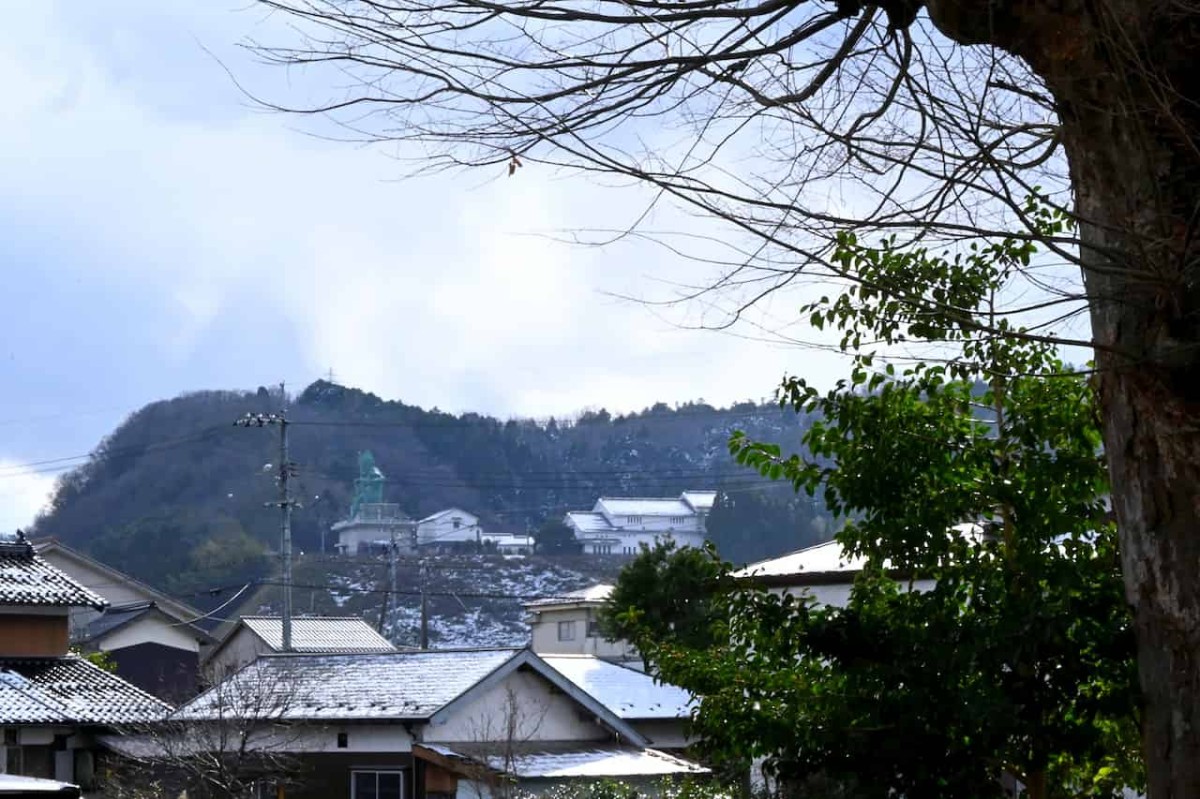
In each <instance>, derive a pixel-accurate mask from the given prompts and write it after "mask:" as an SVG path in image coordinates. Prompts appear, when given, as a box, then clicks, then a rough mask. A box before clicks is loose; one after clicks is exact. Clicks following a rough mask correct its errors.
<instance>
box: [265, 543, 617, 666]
mask: <svg viewBox="0 0 1200 799" xmlns="http://www.w3.org/2000/svg"><path fill="white" fill-rule="evenodd" d="M621 565H622V561H621V560H620V559H617V558H586V557H565V558H550V557H527V558H520V557H503V556H497V555H453V556H452V555H443V556H431V557H429V558H427V559H426V568H427V575H428V576H427V578H426V590H427V596H428V607H429V640H430V646H433V647H437V648H451V647H474V646H481V647H486V646H522V645H524V644H526V643H528V640H529V630H528V627H527V626H526V624H525V620H524V612H523V609H522V603H524V602H528V601H530V600H532V599H539V598H545V597H553V596H561V595H562V594H565V593H567V592H569V591H574V590H577V589H579V588H585V587H587V586H589V585H594V584H596V583H599V582H612V581H613V580H614V579H615V578H616V575H617V572H618V571H619V569H620V567H621ZM420 573H421V570H420V565H419V563H418V562H417V561H416V560H413V559H404V560H401V561H400V562H399V563H398V566H397V569H396V585H397V593H396V595H393V596H391V597H389V599H388V604H389V610H388V613H387V618H386V620H385V622H384V625H383V633H384V635H386V636H387V637H388V638H389V639H390V640H392V641H393V642H394V643H395V644H397V645H398V646H416V645H417V643H418V640H419V631H420V618H421V610H420V608H421V600H420V594H421V591H420V585H421V582H420ZM294 581H295V588H294V591H293V603H294V607H295V612H296V613H297V614H298V615H299V614H320V615H343V616H361V617H362V618H364V619H366V620H367V621H368V622H370V623H371V625H372V626H374V625H376V624H377V623H378V622H379V621H380V609H381V606H382V603H383V600H384V596H385V594H386V592H387V588H388V583H389V577H388V567H387V563H386V561H385V560H384V559H382V558H378V559H377V558H341V557H329V556H317V557H313V556H310V557H307V558H301V559H299V560H298V562H297V564H296V567H295V578H294ZM279 596H280V595H279V590H278V586H277V585H274V584H272V585H270V586H267V587H264V589H263V590H262V591H260V592H259V594H258V595H257V596H256V597H255V598H254V599H253V600H251V602H250V603H248V604H249V605H251V606H250V607H244V608H243V609H242V612H243V613H257V612H269V613H277V612H279Z"/></svg>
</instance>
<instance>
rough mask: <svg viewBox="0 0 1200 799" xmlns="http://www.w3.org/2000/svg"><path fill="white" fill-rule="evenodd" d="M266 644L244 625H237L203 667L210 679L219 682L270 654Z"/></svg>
mask: <svg viewBox="0 0 1200 799" xmlns="http://www.w3.org/2000/svg"><path fill="white" fill-rule="evenodd" d="M270 651H271V649H270V647H268V646H267V645H266V643H265V642H264V641H263V640H262V639H261V638H259V637H258V636H257V635H255V634H254V632H252V631H251V630H250V629H248V628H247V627H246V626H245V625H238V626H237V627H235V628H234V631H233V632H232V633H231V634H230V636H229V638H227V639H226V640H225V641H223V642H222V643H221V644H220V648H219V649H218V650H217V651H216V652H215V653H214V654H213V656H212V658H211V659H210V660H209V661H208V663H207V664H206V665H205V667H204V672H205V674H207V675H208V677H209V678H210V679H215V680H220V679H223V678H224V677H226V676H228V675H230V674H232V673H233V672H235V671H237V670H238V669H240V668H241V667H242V666H245V665H246V664H247V663H249V662H251V661H253V660H254V659H256V658H257V657H258V656H259V655H263V654H266V653H267V652H270Z"/></svg>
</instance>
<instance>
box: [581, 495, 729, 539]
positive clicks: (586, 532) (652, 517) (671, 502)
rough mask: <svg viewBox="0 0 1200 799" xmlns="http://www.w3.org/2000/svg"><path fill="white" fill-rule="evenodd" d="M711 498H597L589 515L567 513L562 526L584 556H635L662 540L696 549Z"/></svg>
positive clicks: (709, 510) (584, 513) (689, 496)
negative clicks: (567, 529)
mask: <svg viewBox="0 0 1200 799" xmlns="http://www.w3.org/2000/svg"><path fill="white" fill-rule="evenodd" d="M716 498H717V492H716V491H684V492H683V493H682V494H680V495H679V496H678V497H668V498H659V497H601V498H600V499H598V500H596V504H595V506H594V507H593V508H592V509H591V510H590V511H571V512H569V513H567V515H566V517H565V518H564V519H563V522H564V524H566V525H567V526H568V527H570V528H571V530H572V531H573V532H574V533H575V538H576V540H578V541H579V543H580V545H581V546H582V548H583V552H584V553H585V554H589V555H636V554H637V553H638V552H639V551H640V549H641V547H642V545H646V546H654V543H655V542H656V541H659V540H662V539H667V538H669V539H672V540H674V541H675V542H676V543H677V544H679V545H680V546H690V547H700V546H703V545H704V541H705V539H706V537H707V535H708V533H707V530H706V528H705V519H706V517H707V516H708V514H709V512H711V511H712V506H713V503H714V502H715V501H716Z"/></svg>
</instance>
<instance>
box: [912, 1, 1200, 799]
mask: <svg viewBox="0 0 1200 799" xmlns="http://www.w3.org/2000/svg"><path fill="white" fill-rule="evenodd" d="M929 11H930V15H931V17H932V18H933V20H934V22H935V24H937V25H938V27H939V28H940V29H941V30H942V31H943V32H945V33H946V34H947V35H948V36H950V37H951V38H953V39H955V40H956V41H959V42H961V43H964V44H972V43H979V44H990V45H994V46H998V47H1001V48H1003V49H1004V50H1006V51H1008V52H1010V53H1013V54H1015V55H1018V56H1020V57H1022V58H1024V59H1025V60H1026V61H1027V62H1028V63H1029V64H1030V65H1031V66H1032V67H1033V68H1034V69H1035V70H1036V71H1037V72H1038V74H1039V75H1041V76H1042V78H1043V79H1044V80H1045V81H1046V84H1047V88H1048V89H1049V90H1050V92H1051V93H1052V95H1053V97H1054V99H1055V101H1056V103H1057V105H1058V113H1059V119H1060V121H1061V124H1062V137H1063V144H1064V147H1065V150H1066V153H1067V158H1068V160H1069V162H1070V171H1071V180H1072V184H1073V187H1074V190H1075V201H1076V213H1077V215H1078V217H1079V218H1080V237H1081V241H1082V247H1081V259H1082V262H1083V267H1084V268H1083V271H1084V283H1085V286H1086V290H1087V294H1088V298H1089V301H1090V305H1091V319H1092V332H1093V337H1094V340H1095V342H1096V344H1097V346H1098V348H1099V349H1098V351H1097V366H1098V367H1099V372H1098V376H1097V381H1098V388H1099V393H1100V407H1101V412H1102V414H1103V417H1104V418H1103V426H1104V443H1105V452H1106V455H1107V458H1108V464H1109V471H1110V475H1111V477H1112V499H1113V507H1114V510H1115V511H1116V516H1117V523H1118V527H1119V530H1120V540H1121V549H1122V568H1123V572H1124V577H1125V589H1126V595H1127V597H1128V599H1129V601H1130V603H1131V605H1132V606H1133V612H1134V624H1135V629H1136V631H1137V638H1138V667H1139V672H1140V677H1141V685H1142V693H1143V699H1144V716H1143V739H1144V747H1145V754H1146V764H1147V769H1148V777H1149V787H1150V791H1149V793H1150V797H1151V799H1195V798H1196V797H1200V357H1198V353H1200V264H1198V262H1200V255H1198V254H1197V253H1198V249H1200V7H1198V6H1196V5H1194V4H1190V3H1184V2H1171V1H1170V0H1104V1H1103V2H1099V1H1098V0H1059V2H1053V3H1052V2H1047V1H1046V0H1023V1H1022V0H1008V2H1005V1H1004V0H990V1H989V0H984V1H983V2H980V0H958V1H957V2H955V1H954V0H930V4H929Z"/></svg>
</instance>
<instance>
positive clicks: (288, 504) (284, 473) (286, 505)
mask: <svg viewBox="0 0 1200 799" xmlns="http://www.w3.org/2000/svg"><path fill="white" fill-rule="evenodd" d="M279 391H280V395H281V404H282V401H283V400H282V397H286V394H284V393H283V392H284V386H283V384H282V383H281V384H280V385H279ZM233 424H234V426H236V427H269V426H272V425H274V426H277V427H278V428H279V468H278V469H277V474H278V482H279V499H278V501H276V502H268V503H267V506H268V507H269V506H271V505H277V506H278V507H279V513H280V519H279V522H280V535H281V538H282V542H281V546H280V553H279V557H280V560H281V561H282V566H283V569H282V571H283V651H284V652H291V651H292V508H293V507H294V506H298V505H299V503H298V502H296V501H294V500H293V499H292V495H291V490H290V486H289V483H288V479H289V478H290V477H292V475H293V474H294V472H295V469H296V466H295V464H293V463H291V462H289V461H288V420H287V417H286V416H285V415H284V413H283V411H282V410H281V411H280V412H279V413H248V414H246V415H245V416H243V417H242V418H241V419H238V420H237V421H235V422H234V423H233Z"/></svg>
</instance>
